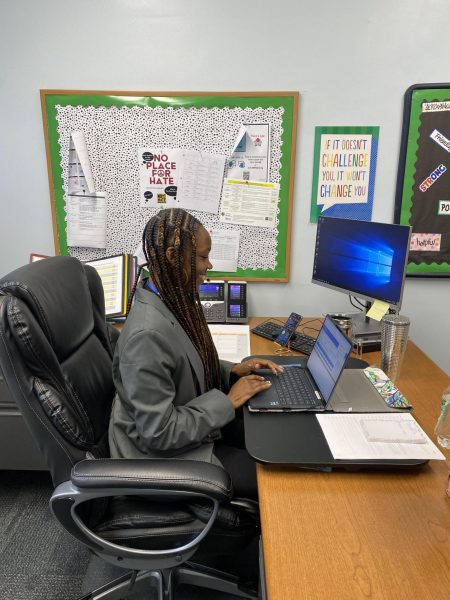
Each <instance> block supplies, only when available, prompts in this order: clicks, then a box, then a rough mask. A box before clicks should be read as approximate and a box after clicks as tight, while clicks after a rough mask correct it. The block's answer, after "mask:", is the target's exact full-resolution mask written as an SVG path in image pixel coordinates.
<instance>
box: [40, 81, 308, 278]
mask: <svg viewBox="0 0 450 600" xmlns="http://www.w3.org/2000/svg"><path fill="white" fill-rule="evenodd" d="M40 94H41V107H42V118H43V125H44V135H45V143H46V153H47V165H48V177H49V187H50V197H51V207H52V220H53V235H54V242H55V252H56V254H64V255H67V254H69V248H68V246H67V232H66V223H65V220H64V219H65V210H64V205H65V201H64V190H63V172H62V166H61V158H60V147H59V142H58V139H59V135H58V129H57V128H58V122H57V118H56V116H57V109H56V107H57V105H61V106H83V107H88V106H94V107H100V106H105V107H111V106H116V107H124V106H127V107H133V106H142V107H144V106H145V107H152V108H153V107H174V108H177V107H184V108H192V107H194V108H216V107H217V108H225V107H227V108H260V107H261V108H281V107H282V108H284V113H283V119H282V135H281V149H282V156H281V169H280V196H279V204H278V207H279V214H278V219H279V223H278V233H277V266H276V268H275V269H238V271H237V272H236V273H231V274H230V273H221V272H217V271H214V272H211V275H212V276H213V277H216V278H217V277H220V278H221V279H238V280H239V279H243V280H244V279H245V280H247V281H288V280H289V267H290V241H291V219H292V205H293V187H294V170H295V147H296V136H297V114H298V102H299V93H298V92H226V93H220V92H131V91H130V92H123V91H89V90H41V91H40Z"/></svg>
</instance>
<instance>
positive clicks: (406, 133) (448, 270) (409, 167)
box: [394, 83, 450, 277]
mask: <svg viewBox="0 0 450 600" xmlns="http://www.w3.org/2000/svg"><path fill="white" fill-rule="evenodd" d="M449 97H450V83H418V84H414V85H412V86H410V87H409V88H408V89H407V90H406V92H405V97H404V104H403V125H402V137H401V144H400V157H399V167H398V174H397V186H396V193H395V212H394V222H395V223H400V224H401V225H410V219H411V208H412V197H413V190H414V178H415V173H416V163H417V152H418V149H419V143H418V142H419V134H420V132H419V128H420V115H421V112H422V102H433V101H437V102H439V101H444V100H448V98H449ZM406 275H407V276H408V277H450V264H449V263H447V262H443V263H441V264H437V263H431V264H416V263H412V262H409V263H408V264H407V267H406Z"/></svg>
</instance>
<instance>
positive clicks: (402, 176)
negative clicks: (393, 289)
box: [395, 83, 450, 277]
mask: <svg viewBox="0 0 450 600" xmlns="http://www.w3.org/2000/svg"><path fill="white" fill-rule="evenodd" d="M395 222H396V223H401V224H403V225H411V226H412V235H411V244H410V251H409V259H408V265H407V275H409V276H420V277H424V276H428V277H450V83H438V84H436V83H430V84H416V85H413V86H411V87H410V88H408V90H407V91H406V93H405V100H404V115H403V131H402V141H401V148H400V161H399V170H398V178H397V190H396V200H395Z"/></svg>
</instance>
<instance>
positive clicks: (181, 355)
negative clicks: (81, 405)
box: [109, 288, 235, 464]
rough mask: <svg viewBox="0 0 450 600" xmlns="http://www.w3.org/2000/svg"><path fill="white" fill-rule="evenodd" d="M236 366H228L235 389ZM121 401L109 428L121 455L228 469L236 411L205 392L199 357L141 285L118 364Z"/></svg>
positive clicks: (114, 450) (219, 395)
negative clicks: (225, 442) (228, 437)
mask: <svg viewBox="0 0 450 600" xmlns="http://www.w3.org/2000/svg"><path fill="white" fill-rule="evenodd" d="M232 366H233V365H232V363H229V362H225V361H221V374H222V383H223V389H225V390H227V389H228V385H229V378H230V373H231V368H232ZM113 378H114V383H115V386H116V392H117V393H116V396H115V399H114V403H113V408H112V413H111V420H110V424H109V445H110V451H111V456H112V457H114V458H146V457H147V458H148V457H152V458H161V457H177V458H184V459H193V460H204V461H207V462H214V463H216V464H220V462H219V461H218V459H217V458H216V457H215V456H214V455H213V447H214V446H213V440H214V439H216V438H218V437H220V432H219V429H220V428H221V427H223V426H224V425H226V424H227V423H229V422H230V421H232V420H233V418H234V416H235V411H234V408H233V405H232V404H231V402H230V400H229V398H228V397H227V396H226V395H225V394H224V393H223V392H221V391H220V390H217V389H213V390H210V391H208V392H206V393H205V390H204V369H203V364H202V361H201V359H200V356H199V354H198V353H197V351H196V350H195V347H194V345H193V344H192V342H191V341H190V339H189V338H188V336H187V334H186V333H185V331H184V329H183V328H182V327H181V325H180V323H179V322H178V321H177V319H176V318H175V317H174V315H173V314H172V312H171V311H170V310H169V309H168V308H167V307H166V306H165V304H164V303H163V302H162V300H161V299H160V298H159V297H158V296H157V295H156V294H154V293H152V292H150V291H148V290H146V289H143V288H138V289H137V290H136V294H135V302H134V306H133V308H132V310H131V311H130V314H129V316H128V319H127V321H126V323H125V325H124V328H123V330H122V333H121V334H120V337H119V339H118V342H117V346H116V351H115V355H114V360H113Z"/></svg>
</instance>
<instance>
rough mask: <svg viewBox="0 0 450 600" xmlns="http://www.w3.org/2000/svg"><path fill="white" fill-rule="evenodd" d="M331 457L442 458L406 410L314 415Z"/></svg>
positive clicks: (367, 458)
mask: <svg viewBox="0 0 450 600" xmlns="http://www.w3.org/2000/svg"><path fill="white" fill-rule="evenodd" d="M316 417H317V420H318V421H319V424H320V427H321V428H322V431H323V434H324V436H325V438H326V440H327V443H328V446H329V447H330V450H331V453H332V455H333V457H334V458H335V459H342V460H350V459H355V460H372V459H373V460H376V459H386V460H408V459H416V460H417V459H436V460H445V456H444V455H443V454H442V452H441V451H440V450H439V449H438V448H437V447H436V446H435V445H434V444H433V442H432V441H431V440H430V438H429V437H428V436H427V435H426V433H425V432H424V431H423V429H422V428H421V427H420V426H419V425H418V423H417V422H416V421H415V420H414V418H413V416H412V415H411V414H409V413H400V414H397V413H376V414H348V413H346V414H338V413H334V414H326V415H325V414H318V415H316Z"/></svg>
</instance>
